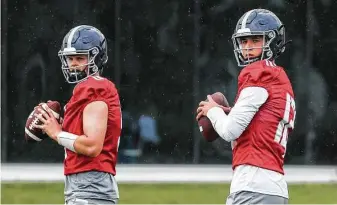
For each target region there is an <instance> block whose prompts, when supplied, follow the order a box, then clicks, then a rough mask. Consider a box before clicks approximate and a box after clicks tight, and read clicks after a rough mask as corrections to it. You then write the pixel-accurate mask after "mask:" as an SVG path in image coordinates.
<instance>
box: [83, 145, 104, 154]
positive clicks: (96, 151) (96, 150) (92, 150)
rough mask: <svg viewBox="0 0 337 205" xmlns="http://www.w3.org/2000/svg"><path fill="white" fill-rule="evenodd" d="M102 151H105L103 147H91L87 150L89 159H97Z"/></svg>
mask: <svg viewBox="0 0 337 205" xmlns="http://www.w3.org/2000/svg"><path fill="white" fill-rule="evenodd" d="M102 149H103V147H102V146H98V145H94V146H90V147H88V148H87V150H86V155H87V156H88V157H97V156H98V155H99V154H100V153H101V152H102Z"/></svg>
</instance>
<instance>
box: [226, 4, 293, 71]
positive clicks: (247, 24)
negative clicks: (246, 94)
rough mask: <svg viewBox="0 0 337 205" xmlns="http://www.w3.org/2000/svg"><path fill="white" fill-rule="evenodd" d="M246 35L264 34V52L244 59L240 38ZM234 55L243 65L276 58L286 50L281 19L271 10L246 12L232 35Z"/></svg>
mask: <svg viewBox="0 0 337 205" xmlns="http://www.w3.org/2000/svg"><path fill="white" fill-rule="evenodd" d="M246 36H262V37H263V41H264V44H263V47H262V54H261V56H259V57H256V58H253V59H244V57H243V55H242V50H243V48H241V46H240V38H241V37H246ZM232 40H233V45H234V55H235V58H236V60H237V62H238V65H239V66H241V67H243V66H246V65H248V64H250V63H252V62H255V61H258V60H263V59H268V60H275V59H276V58H277V57H278V56H279V55H281V54H282V53H283V52H284V50H285V45H286V44H287V43H288V42H287V43H286V42H285V27H284V25H283V24H282V22H281V21H280V19H279V18H278V17H277V16H276V15H275V14H274V13H273V12H271V11H268V10H265V9H253V10H250V11H248V12H246V13H245V14H244V15H243V16H242V17H241V18H240V19H239V21H238V23H237V24H236V28H235V31H234V34H233V36H232Z"/></svg>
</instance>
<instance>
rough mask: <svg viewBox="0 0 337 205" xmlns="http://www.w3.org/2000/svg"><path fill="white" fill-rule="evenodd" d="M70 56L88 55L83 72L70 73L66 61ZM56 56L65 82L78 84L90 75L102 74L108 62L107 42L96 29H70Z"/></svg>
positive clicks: (86, 27) (83, 26) (90, 27)
mask: <svg viewBox="0 0 337 205" xmlns="http://www.w3.org/2000/svg"><path fill="white" fill-rule="evenodd" d="M71 55H88V64H87V65H86V66H87V68H86V69H85V70H84V71H78V70H72V71H71V70H70V69H69V65H68V61H67V57H68V56H71ZM58 56H59V57H60V60H61V63H62V72H63V74H64V77H65V78H66V80H67V82H68V83H78V82H81V81H83V80H85V79H86V78H88V77H89V76H91V75H94V74H96V73H100V74H101V73H102V71H103V66H104V65H105V64H106V63H107V61H108V55H107V42H106V39H105V37H104V35H103V34H102V33H101V32H100V31H99V30H98V29H97V28H95V27H93V26H87V25H80V26H77V27H74V28H72V29H71V30H70V31H69V32H68V33H67V34H66V35H65V37H64V38H63V42H62V46H61V49H60V51H59V52H58Z"/></svg>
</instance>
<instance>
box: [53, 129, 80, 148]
mask: <svg viewBox="0 0 337 205" xmlns="http://www.w3.org/2000/svg"><path fill="white" fill-rule="evenodd" d="M77 137H78V136H77V135H75V134H72V133H69V132H63V131H62V132H60V134H58V135H57V141H58V143H59V144H60V145H62V146H63V147H65V148H67V149H69V150H71V151H73V152H76V151H75V148H74V143H75V140H76V139H77Z"/></svg>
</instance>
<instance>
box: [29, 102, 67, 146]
mask: <svg viewBox="0 0 337 205" xmlns="http://www.w3.org/2000/svg"><path fill="white" fill-rule="evenodd" d="M35 109H38V110H39V112H40V113H41V114H39V115H37V114H35V116H36V117H37V118H38V119H39V120H40V121H41V122H42V123H43V124H42V125H37V124H34V127H36V128H39V129H41V130H42V131H43V132H45V133H46V134H47V135H48V136H49V137H50V138H52V139H54V140H56V141H57V135H58V134H59V133H60V132H61V131H62V126H61V124H59V122H58V121H57V119H56V118H55V117H54V115H53V113H52V110H51V109H50V108H47V110H44V109H42V108H41V106H38V107H36V108H35Z"/></svg>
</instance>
